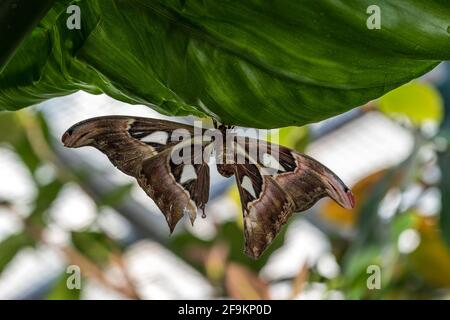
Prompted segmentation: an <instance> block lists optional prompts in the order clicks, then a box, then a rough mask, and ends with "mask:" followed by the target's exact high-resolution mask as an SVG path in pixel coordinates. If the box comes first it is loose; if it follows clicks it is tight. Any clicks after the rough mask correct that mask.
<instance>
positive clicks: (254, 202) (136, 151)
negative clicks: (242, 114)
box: [62, 116, 354, 258]
mask: <svg viewBox="0 0 450 320" xmlns="http://www.w3.org/2000/svg"><path fill="white" fill-rule="evenodd" d="M177 138H178V140H177ZM181 138H182V139H181ZM62 142H63V143H64V145H65V146H67V147H72V148H78V147H82V146H92V147H95V148H97V149H99V150H100V151H102V152H103V153H105V154H106V155H107V156H108V158H109V160H110V161H111V162H112V163H113V164H114V165H115V166H116V167H117V168H118V169H120V170H121V171H122V172H124V173H125V174H127V175H130V176H133V177H135V178H136V179H137V181H138V183H139V185H140V186H141V187H142V189H144V190H145V192H146V193H147V195H148V196H149V197H151V198H152V199H153V200H154V201H155V203H156V204H157V205H158V207H159V208H160V209H161V211H162V212H163V214H164V215H165V217H166V220H167V223H168V225H169V228H170V230H171V231H173V229H174V228H175V226H176V224H177V222H178V221H179V220H180V219H181V218H182V217H183V216H184V215H187V216H189V218H190V220H191V222H192V223H194V220H195V218H196V216H197V209H198V208H199V209H201V210H204V208H205V205H206V203H207V202H208V196H209V180H210V179H209V165H208V162H209V157H210V156H214V157H215V158H216V163H217V170H218V172H219V173H220V174H221V175H223V176H225V177H231V176H233V175H234V176H235V177H236V182H237V185H238V189H239V193H240V196H241V203H242V209H243V213H244V234H245V240H246V246H245V249H246V250H245V251H246V253H247V254H248V255H250V256H251V257H253V258H257V257H259V256H260V255H261V253H262V252H263V250H264V249H265V248H266V247H267V245H268V244H270V242H271V241H272V240H273V239H274V237H275V236H276V235H277V233H278V232H279V230H280V228H281V226H282V225H283V224H284V223H286V221H287V220H288V218H289V217H290V216H291V214H292V213H293V212H297V211H304V210H307V209H309V208H310V207H311V206H312V205H314V203H316V202H317V201H318V200H319V199H320V198H323V197H325V196H329V197H331V198H333V199H334V200H335V201H336V202H338V203H339V204H340V205H342V206H343V207H346V208H351V207H353V205H354V200H353V195H352V194H351V192H350V191H349V189H348V188H347V187H346V186H345V185H344V184H343V182H342V181H341V180H340V179H339V178H338V177H337V176H336V175H335V174H334V173H333V172H331V171H330V170H329V169H328V168H326V167H325V166H323V165H322V164H320V163H319V162H317V161H316V160H314V159H312V158H310V157H308V156H306V155H303V154H300V153H298V152H295V151H292V150H290V149H288V148H285V147H282V146H278V145H275V144H271V143H268V142H265V141H261V140H257V139H251V138H243V139H241V138H239V137H237V136H236V135H235V134H234V133H233V132H232V131H230V130H229V128H228V127H226V126H222V125H221V126H219V127H217V128H216V129H200V130H198V129H195V128H194V127H192V126H189V125H184V124H180V123H175V122H171V121H164V120H157V119H149V118H138V117H126V116H109V117H99V118H92V119H88V120H86V121H82V122H80V123H78V124H76V125H74V126H72V127H71V128H70V129H69V130H67V131H66V133H65V134H64V135H63V137H62ZM219 142H220V143H219ZM252 148H253V149H252ZM255 148H256V149H255ZM254 150H257V151H258V152H253V151H254ZM261 150H262V151H261ZM267 159H269V160H268V161H269V162H270V163H269V164H268V162H267V161H266V160H267Z"/></svg>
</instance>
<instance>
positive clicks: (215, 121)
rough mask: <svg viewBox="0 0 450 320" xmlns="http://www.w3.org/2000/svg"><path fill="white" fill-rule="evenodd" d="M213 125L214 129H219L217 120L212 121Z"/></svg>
mask: <svg viewBox="0 0 450 320" xmlns="http://www.w3.org/2000/svg"><path fill="white" fill-rule="evenodd" d="M212 121H213V124H214V129H217V120H216V119H212Z"/></svg>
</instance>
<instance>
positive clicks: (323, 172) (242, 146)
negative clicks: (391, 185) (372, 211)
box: [218, 139, 354, 258]
mask: <svg viewBox="0 0 450 320" xmlns="http://www.w3.org/2000/svg"><path fill="white" fill-rule="evenodd" d="M252 148H253V149H252ZM255 148H257V152H253V153H252V152H250V150H255ZM260 150H263V151H261V152H260ZM234 152H236V153H239V152H240V153H241V154H244V155H245V160H246V163H244V164H239V163H236V164H220V165H218V170H219V172H220V173H221V174H222V175H224V176H231V175H232V174H234V175H235V176H236V183H237V184H238V188H239V194H240V197H241V204H242V209H243V215H244V235H245V252H246V253H247V254H248V255H249V256H251V257H253V258H258V257H259V256H260V255H261V253H262V252H263V251H264V249H265V248H266V247H267V246H268V245H269V244H270V243H271V242H272V241H273V239H274V238H275V236H276V235H277V234H278V233H279V231H280V228H281V226H282V225H283V224H285V223H286V222H287V220H288V218H289V217H290V216H291V214H292V213H293V212H297V211H304V210H307V209H309V208H310V207H311V206H313V205H314V204H315V203H316V202H317V201H318V200H319V199H321V198H323V197H326V196H329V197H331V198H332V199H334V200H335V201H336V202H338V203H339V204H340V205H341V206H343V207H346V208H351V207H353V205H354V200H353V195H352V193H351V191H350V190H349V189H348V188H347V187H346V186H345V184H344V183H343V182H342V181H341V180H340V179H339V178H338V177H337V176H336V175H335V174H334V173H333V172H332V171H331V170H329V169H328V168H326V167H325V166H324V165H322V164H320V163H319V162H318V161H316V160H314V159H312V158H310V157H308V156H306V155H303V154H301V153H298V152H295V151H293V150H290V149H288V148H285V147H282V146H278V145H274V144H270V143H267V142H265V141H259V140H256V139H246V140H245V142H242V141H241V142H237V143H236V148H235V149H234ZM255 154H256V157H255ZM236 159H237V157H236V156H235V160H236Z"/></svg>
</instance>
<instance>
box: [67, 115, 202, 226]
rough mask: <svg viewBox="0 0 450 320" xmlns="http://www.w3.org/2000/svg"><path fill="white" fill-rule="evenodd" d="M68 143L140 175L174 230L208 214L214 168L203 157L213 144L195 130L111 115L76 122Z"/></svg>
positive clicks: (176, 125) (170, 123)
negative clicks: (94, 150)
mask: <svg viewBox="0 0 450 320" xmlns="http://www.w3.org/2000/svg"><path fill="white" fill-rule="evenodd" d="M174 132H176V133H177V134H176V135H174ZM174 136H176V138H177V139H175V140H174V139H173V138H174ZM62 142H63V143H64V145H65V146H66V147H71V148H78V147H83V146H92V147H95V148H97V149H98V150H100V151H102V152H103V153H104V154H106V155H107V157H108V158H109V160H110V161H111V162H112V163H113V164H114V166H116V167H117V168H118V169H120V170H121V171H123V172H124V173H126V174H128V175H130V176H133V177H135V178H136V179H137V181H138V183H139V185H140V186H141V187H142V189H144V191H145V192H146V193H147V195H148V196H150V197H151V198H152V199H153V200H154V201H155V203H156V204H157V205H158V207H159V208H160V209H161V211H162V212H163V214H164V215H165V217H166V220H167V223H168V225H169V228H170V231H171V232H172V231H173V230H174V228H175V226H176V224H177V222H178V221H179V220H180V219H181V218H182V217H183V215H188V216H189V218H190V220H191V222H192V223H193V222H194V220H195V218H196V215H197V208H200V209H202V210H203V209H204V208H205V205H206V203H207V202H208V196H209V180H210V179H209V167H208V164H207V163H206V162H204V161H203V160H202V158H199V155H200V153H203V151H204V148H205V147H206V146H207V145H208V144H207V143H206V142H204V141H202V140H201V139H195V138H194V128H193V127H192V126H188V125H184V124H180V123H176V122H171V121H164V120H157V119H149V118H138V117H126V116H107V117H99V118H92V119H88V120H86V121H82V122H80V123H77V124H75V125H74V126H72V127H71V128H70V129H69V130H67V131H66V133H64V135H63V137H62ZM174 154H175V155H177V156H178V158H176V157H173V155H174ZM174 159H175V160H177V159H181V160H182V161H174ZM198 159H201V160H200V161H198ZM194 160H196V161H194Z"/></svg>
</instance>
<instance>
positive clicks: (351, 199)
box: [347, 190, 355, 209]
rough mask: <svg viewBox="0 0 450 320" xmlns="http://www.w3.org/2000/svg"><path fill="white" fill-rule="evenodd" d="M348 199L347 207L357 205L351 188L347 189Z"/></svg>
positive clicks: (351, 207) (350, 207)
mask: <svg viewBox="0 0 450 320" xmlns="http://www.w3.org/2000/svg"><path fill="white" fill-rule="evenodd" d="M347 199H348V204H349V206H348V207H347V209H353V208H354V207H355V196H354V195H353V192H352V191H351V190H347Z"/></svg>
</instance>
